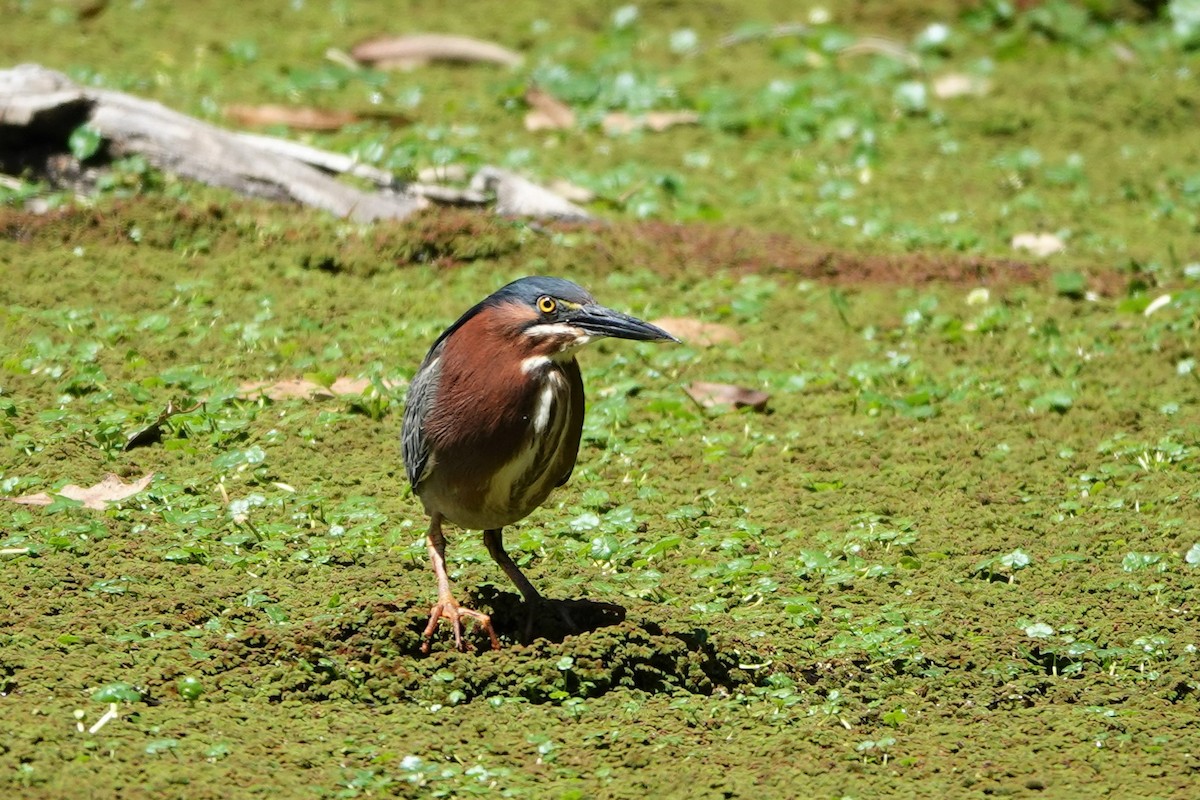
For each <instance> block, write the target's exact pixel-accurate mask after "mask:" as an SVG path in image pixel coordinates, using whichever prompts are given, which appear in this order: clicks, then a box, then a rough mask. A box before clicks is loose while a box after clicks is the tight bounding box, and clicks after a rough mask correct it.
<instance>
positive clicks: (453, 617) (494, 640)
mask: <svg viewBox="0 0 1200 800" xmlns="http://www.w3.org/2000/svg"><path fill="white" fill-rule="evenodd" d="M463 617H469V618H470V619H473V620H475V624H476V625H477V626H478V627H479V629H480V630H482V631H483V632H484V633H486V634H487V635H488V639H489V640H490V641H491V645H492V649H493V650H499V649H500V637H498V636H497V635H496V630H495V628H493V627H492V618H491V617H490V616H488V615H487V614H484V613H483V612H482V611H475V610H474V609H470V608H465V607H464V606H461V605H459V603H458V601H457V600H455V599H454V598H453V597H445V598H442V599H441V600H438V602H436V603H434V604H433V607H432V608H431V609H430V610H429V624H427V625H426V626H425V632H424V633H423V634H422V639H423V641H422V642H421V652H422V653H428V652H429V648H430V646H431V645H432V643H433V634H434V633H436V632H437V628H438V623H440V622H441V621H442V620H443V619H446V620H449V621H450V625H451V628H452V629H453V631H454V646H455V648H456V649H458V650H459V652H464V653H465V652H466V650H467V645H466V642H465V640H464V639H463Z"/></svg>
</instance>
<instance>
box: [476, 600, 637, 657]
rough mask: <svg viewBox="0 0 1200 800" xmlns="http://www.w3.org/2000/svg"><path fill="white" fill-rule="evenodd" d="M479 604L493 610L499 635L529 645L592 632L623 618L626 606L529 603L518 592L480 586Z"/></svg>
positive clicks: (583, 602) (586, 602)
mask: <svg viewBox="0 0 1200 800" xmlns="http://www.w3.org/2000/svg"><path fill="white" fill-rule="evenodd" d="M476 595H477V597H478V599H479V604H480V605H484V606H488V607H490V608H491V609H492V627H493V628H495V630H496V633H497V634H498V635H499V636H501V637H502V638H505V639H508V640H509V641H514V642H521V643H523V644H528V643H529V642H532V641H533V640H534V639H546V640H547V641H550V642H555V643H559V642H562V641H563V640H564V639H566V638H567V637H568V636H575V635H578V634H581V633H591V632H592V631H595V630H599V629H600V628H607V627H610V626H612V625H620V624H621V623H622V622H624V621H625V607H624V606H620V605H617V604H616V603H604V602H600V601H598V600H587V599H585V598H579V599H574V600H554V599H550V598H545V599H543V600H542V601H541V602H540V603H535V604H533V605H530V604H528V603H526V602H525V601H524V600H523V599H522V598H521V596H520V595H518V594H514V593H513V592H502V591H499V590H498V589H496V588H495V587H493V586H481V587H479V589H478V590H477V592H476Z"/></svg>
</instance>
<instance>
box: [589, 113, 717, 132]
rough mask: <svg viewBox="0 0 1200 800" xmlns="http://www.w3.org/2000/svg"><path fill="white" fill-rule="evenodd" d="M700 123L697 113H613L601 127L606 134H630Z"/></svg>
mask: <svg viewBox="0 0 1200 800" xmlns="http://www.w3.org/2000/svg"><path fill="white" fill-rule="evenodd" d="M699 121H700V114H699V113H698V112H696V111H647V112H646V113H645V114H637V115H633V114H627V113H625V112H624V111H613V112H611V113H608V114H605V115H604V119H603V121H602V122H601V125H602V126H603V127H604V131H605V133H610V134H612V133H629V132H630V131H636V130H639V129H641V128H646V129H648V130H652V131H655V132H659V131H665V130H666V129H667V128H673V127H675V126H676V125H695V124H696V123H697V122H699Z"/></svg>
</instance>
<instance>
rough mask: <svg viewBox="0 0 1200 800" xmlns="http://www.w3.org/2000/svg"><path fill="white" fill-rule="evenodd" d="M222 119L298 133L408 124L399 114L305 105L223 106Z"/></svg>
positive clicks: (248, 125) (244, 124) (253, 126)
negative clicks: (374, 123) (370, 122)
mask: <svg viewBox="0 0 1200 800" xmlns="http://www.w3.org/2000/svg"><path fill="white" fill-rule="evenodd" d="M225 116H226V117H228V118H229V119H231V120H232V121H233V122H235V123H237V124H238V125H243V126H245V127H248V128H263V127H266V126H268V125H286V126H287V127H289V128H293V129H295V130H300V131H336V130H338V129H340V128H344V127H345V126H347V125H349V124H350V123H352V122H361V121H363V120H366V119H372V120H379V121H382V122H388V123H391V124H393V125H407V124H409V123H410V122H411V120H409V119H408V118H407V117H405V116H404V115H402V114H390V113H387V112H382V111H381V112H368V113H358V112H355V111H334V110H331V109H325V108H310V107H307V106H281V105H270V104H269V105H263V106H245V105H229V106H225Z"/></svg>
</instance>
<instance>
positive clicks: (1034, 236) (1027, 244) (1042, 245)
mask: <svg viewBox="0 0 1200 800" xmlns="http://www.w3.org/2000/svg"><path fill="white" fill-rule="evenodd" d="M1012 247H1013V249H1014V250H1027V251H1029V252H1030V253H1033V254H1034V255H1035V256H1042V257H1043V258H1044V257H1045V256H1052V255H1054V254H1055V253H1059V252H1062V251H1063V250H1065V249H1067V246H1066V244H1064V243H1063V240H1062V239H1060V238H1058V237H1057V236H1055V235H1054V234H1053V233H1018V234H1017V235H1016V236H1014V237H1013V238H1012Z"/></svg>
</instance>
